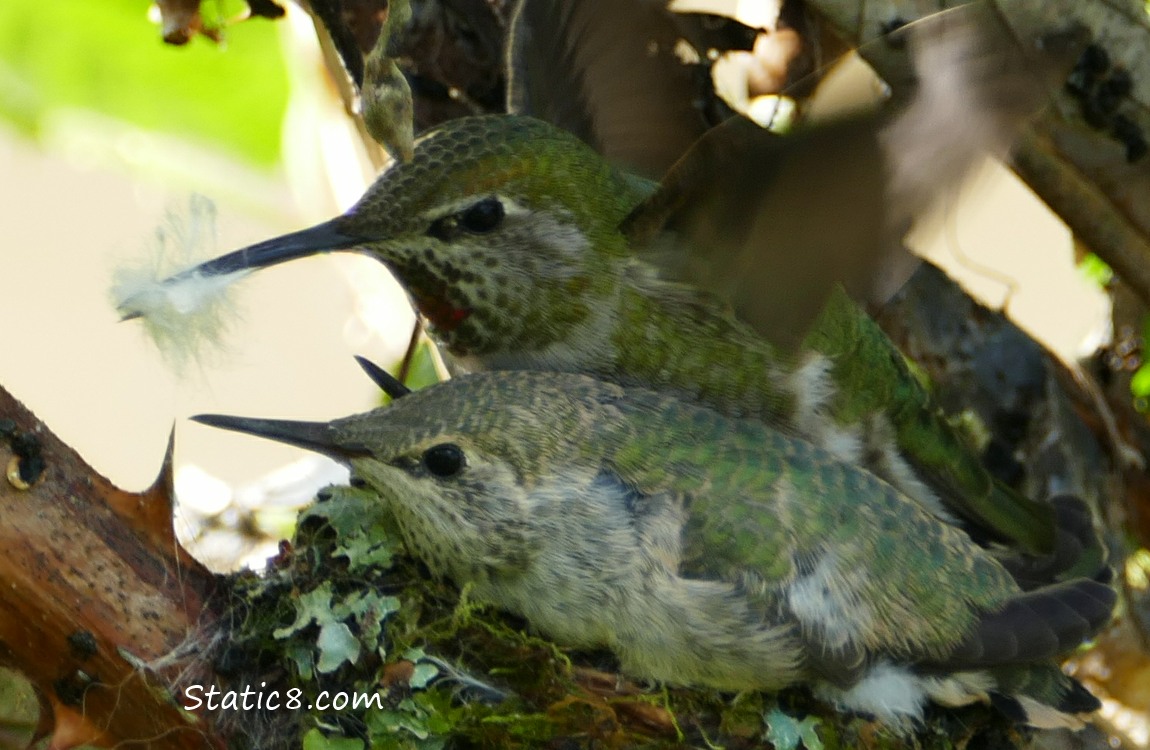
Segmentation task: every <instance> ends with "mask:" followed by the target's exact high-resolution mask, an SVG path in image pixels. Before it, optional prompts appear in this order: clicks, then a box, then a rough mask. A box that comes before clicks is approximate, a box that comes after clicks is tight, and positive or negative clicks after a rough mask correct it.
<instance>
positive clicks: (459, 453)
mask: <svg viewBox="0 0 1150 750" xmlns="http://www.w3.org/2000/svg"><path fill="white" fill-rule="evenodd" d="M466 464H467V459H466V457H465V456H464V455H463V449H462V448H460V447H459V446H458V445H456V444H455V443H440V444H439V445H433V446H431V447H430V448H428V449H427V450H425V451H424V452H423V465H424V466H426V467H427V470H428V471H430V472H431V473H432V474H434V475H435V476H437V477H443V478H447V477H453V476H455V475H456V474H458V473H459V472H460V471H462V470H463V467H464V466H465V465H466Z"/></svg>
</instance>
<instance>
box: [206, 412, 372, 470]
mask: <svg viewBox="0 0 1150 750" xmlns="http://www.w3.org/2000/svg"><path fill="white" fill-rule="evenodd" d="M191 419H192V421H193V422H199V423H200V424H206V425H209V426H211V427H219V428H221V429H224V430H232V431H233V432H244V433H247V434H249V435H258V436H259V437H264V438H269V439H271V440H278V441H279V442H281V443H287V444H288V445H294V446H297V447H299V448H305V449H307V450H309V451H315V452H316V453H322V454H324V455H325V456H330V457H331V458H334V459H336V460H343V461H346V460H347V459H349V458H353V457H356V456H367V455H370V454H371V451H369V450H368V449H367V447H366V446H364V445H360V444H351V443H347V442H345V441H341V440H340V439H339V437H338V436H337V435H336V432H335V430H334V429H333V428H332V426H331V423H329V422H296V421H292V420H286V419H256V418H252V417H232V416H228V415H226V414H197V415H196V416H194V417H191Z"/></svg>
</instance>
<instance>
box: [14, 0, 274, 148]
mask: <svg viewBox="0 0 1150 750" xmlns="http://www.w3.org/2000/svg"><path fill="white" fill-rule="evenodd" d="M245 7H246V6H244V5H243V3H240V2H238V1H237V0H228V2H226V3H223V4H220V3H217V2H211V0H209V1H208V2H205V3H204V8H203V14H204V16H205V17H206V19H207V20H208V21H209V23H210V22H211V21H212V19H220V18H227V17H233V16H235V15H236V14H238V13H239V12H241V11H242V10H243V9H244V8H245ZM276 23H282V21H279V22H274V21H268V20H265V19H261V18H256V19H252V20H251V21H246V22H243V23H240V24H236V25H234V26H231V27H228V28H226V29H225V30H224V34H225V41H226V44H221V45H216V44H215V43H213V42H212V41H211V40H209V39H207V38H205V37H197V38H196V39H193V40H192V42H191V43H190V44H188V45H186V46H184V47H173V46H171V45H167V44H164V42H163V41H162V39H161V33H160V29H159V27H158V26H157V25H156V24H154V23H152V22H151V21H149V20H148V4H147V2H144V1H143V0H98V1H97V2H77V0H3V2H0V118H2V119H3V120H5V121H8V122H9V123H11V124H12V125H14V126H15V127H16V128H17V129H18V130H20V131H21V132H24V133H25V134H27V135H29V136H30V137H33V138H36V137H38V136H39V135H40V134H41V132H42V131H43V128H44V125H45V123H46V122H48V121H49V120H50V118H51V116H52V114H53V112H54V111H56V110H58V109H60V108H80V109H86V110H91V111H95V112H98V113H101V114H104V115H107V116H110V117H113V118H116V119H119V120H123V121H125V122H128V123H131V124H132V125H135V126H137V127H141V128H144V129H148V130H154V131H159V132H162V133H166V134H170V135H175V136H178V137H183V138H187V139H188V140H192V141H197V142H199V143H201V144H205V145H209V146H211V147H215V148H219V149H221V150H223V151H225V152H227V153H229V154H231V155H234V156H238V157H240V158H242V159H244V160H246V161H248V162H250V163H252V164H255V165H259V166H271V165H273V164H275V163H276V162H277V161H278V160H279V153H280V123H281V122H282V120H283V114H284V109H285V107H286V105H287V96H288V77H287V71H286V69H285V67H284V61H283V54H282V52H281V48H280V43H279V39H278V38H277V37H278V34H279V30H278V29H276V28H275V24H276Z"/></svg>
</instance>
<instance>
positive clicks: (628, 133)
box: [508, 0, 746, 179]
mask: <svg viewBox="0 0 1150 750" xmlns="http://www.w3.org/2000/svg"><path fill="white" fill-rule="evenodd" d="M732 24H734V25H735V26H740V25H738V24H736V23H735V22H734V21H725V22H724V25H723V27H722V29H723V30H722V31H721V32H720V33H719V36H718V37H717V38H716V37H715V36H714V34H711V35H700V33H696V31H695V28H694V27H695V26H696V25H697V24H696V23H694V19H690V18H688V19H681V18H677V17H676V14H673V13H671V12H670V11H668V10H667V9H666V2H665V0H521V2H520V3H519V7H518V9H517V11H516V13H515V16H514V19H513V21H512V26H511V34H510V39H511V42H510V49H509V53H508V69H509V71H510V82H509V84H508V110H509V111H511V112H513V113H515V114H525V115H531V116H533V117H537V118H539V119H542V120H546V121H548V122H550V123H552V124H554V125H557V126H559V127H561V128H563V129H565V130H568V131H570V132H571V133H574V134H575V135H576V136H578V137H579V138H581V139H582V140H583V141H585V142H586V143H588V144H589V145H590V146H592V147H593V148H594V149H595V150H596V151H598V152H599V153H601V154H602V155H603V156H605V157H607V159H608V160H610V161H611V162H613V163H614V164H616V165H618V166H620V167H623V168H624V169H627V170H629V171H632V172H634V173H636V174H639V175H642V176H644V177H648V178H652V179H657V178H658V177H660V176H661V175H662V174H663V173H664V172H665V171H666V170H667V168H668V167H669V166H670V165H671V164H673V163H674V162H675V160H676V159H678V158H679V157H680V156H681V155H682V154H683V153H684V152H686V150H687V149H688V147H690V145H691V144H692V143H694V141H695V140H696V139H697V138H698V137H699V136H700V135H702V134H703V133H704V132H706V130H707V129H708V128H709V127H710V126H711V125H712V124H714V122H717V121H719V120H721V119H723V118H724V117H725V116H726V112H725V111H724V114H723V115H722V116H721V117H718V118H715V117H713V116H712V114H711V113H712V112H714V111H716V110H721V109H722V107H721V103H720V102H719V101H718V100H717V98H716V96H715V94H714V91H713V86H712V84H711V80H710V75H709V72H708V68H707V66H706V65H701V64H698V63H697V62H691V61H690V56H691V54H694V53H693V48H691V50H692V51H691V52H688V51H687V48H686V47H684V45H687V46H688V47H689V46H690V45H688V43H687V41H686V39H687V38H688V37H691V38H692V39H693V40H694V41H695V42H696V43H698V42H705V43H708V44H712V43H714V44H720V43H721V44H732V45H739V44H742V43H743V39H744V37H745V36H746V35H745V33H744V35H742V36H740V35H739V34H738V33H734V32H732V28H731V25H732ZM684 27H687V28H684ZM740 28H742V29H745V28H746V27H741V26H740Z"/></svg>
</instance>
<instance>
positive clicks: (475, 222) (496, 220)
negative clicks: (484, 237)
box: [459, 198, 504, 233]
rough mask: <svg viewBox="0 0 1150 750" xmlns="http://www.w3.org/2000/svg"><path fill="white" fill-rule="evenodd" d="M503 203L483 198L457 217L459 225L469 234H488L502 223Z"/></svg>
mask: <svg viewBox="0 0 1150 750" xmlns="http://www.w3.org/2000/svg"><path fill="white" fill-rule="evenodd" d="M503 215H504V212H503V203H502V202H501V201H500V200H499V199H498V198H484V199H483V200H481V201H479V202H478V203H476V204H475V205H474V206H471V207H470V208H468V209H467V210H466V211H464V212H463V213H462V214H460V216H459V224H460V226H462V227H463V228H464V229H466V230H467V231H469V232H478V233H483V232H490V231H491V230H492V229H495V228H496V227H498V226H499V225H500V224H501V223H502V222H503Z"/></svg>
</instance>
